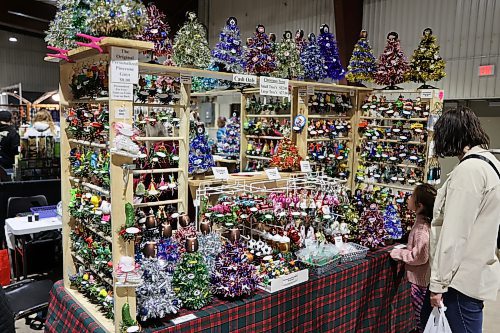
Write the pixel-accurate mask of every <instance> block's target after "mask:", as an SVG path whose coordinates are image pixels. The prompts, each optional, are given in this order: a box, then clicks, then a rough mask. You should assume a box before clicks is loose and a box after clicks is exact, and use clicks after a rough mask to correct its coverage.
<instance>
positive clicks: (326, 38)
mask: <svg viewBox="0 0 500 333" xmlns="http://www.w3.org/2000/svg"><path fill="white" fill-rule="evenodd" d="M318 45H319V47H320V50H321V56H322V57H323V61H324V63H323V66H324V68H325V71H326V77H327V78H330V79H332V80H340V79H342V78H343V77H344V75H345V70H344V68H343V67H342V64H341V63H340V56H339V49H338V47H337V41H336V40H335V36H333V34H332V33H331V32H330V27H329V26H328V25H327V24H323V25H322V26H321V28H320V34H319V36H318Z"/></svg>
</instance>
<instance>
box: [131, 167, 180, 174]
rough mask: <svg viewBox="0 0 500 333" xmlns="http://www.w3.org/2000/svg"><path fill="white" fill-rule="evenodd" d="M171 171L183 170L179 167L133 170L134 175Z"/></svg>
mask: <svg viewBox="0 0 500 333" xmlns="http://www.w3.org/2000/svg"><path fill="white" fill-rule="evenodd" d="M172 172H184V170H182V169H181V168H168V169H149V170H133V171H132V173H133V174H134V175H143V174H151V173H172Z"/></svg>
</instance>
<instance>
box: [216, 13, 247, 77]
mask: <svg viewBox="0 0 500 333" xmlns="http://www.w3.org/2000/svg"><path fill="white" fill-rule="evenodd" d="M226 23H227V24H226V26H225V27H224V28H223V29H222V31H221V32H220V34H219V42H218V43H217V44H216V45H215V48H213V49H212V61H213V62H215V63H217V64H219V65H220V67H221V68H220V69H221V70H222V71H226V72H230V73H242V72H243V68H244V66H245V61H244V59H243V45H242V42H241V37H240V28H239V27H238V25H237V24H236V18H234V17H230V18H229V19H228V20H227V22H226Z"/></svg>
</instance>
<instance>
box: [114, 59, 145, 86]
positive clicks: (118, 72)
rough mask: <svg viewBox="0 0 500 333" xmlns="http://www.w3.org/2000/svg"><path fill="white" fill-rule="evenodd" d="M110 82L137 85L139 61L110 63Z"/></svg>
mask: <svg viewBox="0 0 500 333" xmlns="http://www.w3.org/2000/svg"><path fill="white" fill-rule="evenodd" d="M110 71H111V82H113V83H129V84H137V83H138V82H139V61H138V60H126V61H116V60H115V61H111V65H110Z"/></svg>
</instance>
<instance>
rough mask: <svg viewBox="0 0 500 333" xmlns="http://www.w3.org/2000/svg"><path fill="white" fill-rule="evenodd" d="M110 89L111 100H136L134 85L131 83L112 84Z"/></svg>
mask: <svg viewBox="0 0 500 333" xmlns="http://www.w3.org/2000/svg"><path fill="white" fill-rule="evenodd" d="M110 88H111V89H110V92H111V93H110V95H111V99H114V100H118V101H133V100H134V85H132V84H129V83H111V84H110Z"/></svg>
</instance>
